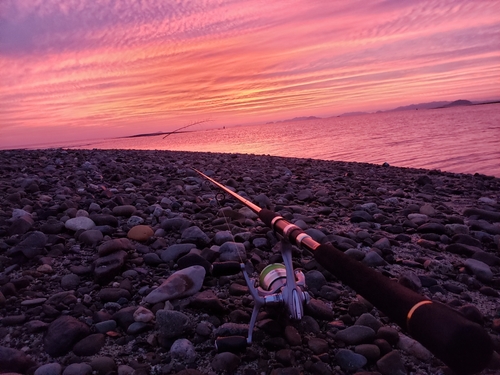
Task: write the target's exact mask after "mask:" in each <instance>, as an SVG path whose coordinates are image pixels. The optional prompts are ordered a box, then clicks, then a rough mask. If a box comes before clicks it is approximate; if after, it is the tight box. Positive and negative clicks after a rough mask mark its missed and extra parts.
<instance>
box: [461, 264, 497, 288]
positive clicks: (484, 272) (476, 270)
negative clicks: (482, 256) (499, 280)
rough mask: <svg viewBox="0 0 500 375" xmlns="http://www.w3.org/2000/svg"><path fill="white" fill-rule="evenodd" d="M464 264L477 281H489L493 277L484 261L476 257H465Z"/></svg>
mask: <svg viewBox="0 0 500 375" xmlns="http://www.w3.org/2000/svg"><path fill="white" fill-rule="evenodd" d="M464 265H465V268H466V269H467V270H468V271H470V272H471V273H473V274H474V276H476V277H477V279H478V280H479V281H482V282H485V283H489V282H490V281H491V279H493V272H492V271H491V268H490V267H489V266H488V265H487V264H486V263H483V262H481V261H479V260H476V259H467V260H466V261H465V264H464Z"/></svg>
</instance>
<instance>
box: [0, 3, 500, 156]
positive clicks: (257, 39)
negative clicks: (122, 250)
mask: <svg viewBox="0 0 500 375" xmlns="http://www.w3.org/2000/svg"><path fill="white" fill-rule="evenodd" d="M499 39H500V3H499V2H486V1H485V2H476V1H472V2H471V1H468V0H445V1H438V0H422V1H417V2H410V3H405V2H400V1H396V0H388V1H375V2H371V3H370V4H369V5H367V4H366V2H361V1H360V0H350V1H346V2H340V3H339V2H327V3H323V2H310V1H306V0H295V1H290V2H267V3H259V4H258V5H256V3H255V2H254V1H253V0H226V1H225V0H220V1H215V2H211V3H210V5H203V4H201V3H199V2H196V1H195V2H188V3H185V2H181V1H174V2H168V4H167V2H163V1H159V0H158V1H155V0H150V1H146V2H137V1H134V0H123V1H121V2H118V3H115V4H113V5H111V4H110V3H108V2H106V1H103V0H93V1H89V0H86V1H83V2H81V3H80V4H79V5H78V6H76V5H72V4H66V3H64V4H63V3H61V2H59V1H56V0H44V1H41V0H4V1H3V2H2V5H0V80H1V82H2V83H1V84H0V99H1V103H2V106H1V107H0V148H7V147H16V146H19V145H26V144H29V143H36V142H38V141H40V140H44V141H49V140H53V139H57V140H61V141H63V140H75V139H80V138H84V137H87V138H90V137H95V138H97V137H101V136H122V135H130V134H135V133H137V132H138V131H137V129H140V132H149V131H151V132H154V131H158V130H161V131H168V130H171V129H175V128H177V127H179V126H181V125H182V124H185V123H186V122H190V121H193V120H199V119H204V118H211V119H213V120H214V122H213V125H214V126H220V125H228V124H233V125H235V124H242V123H251V122H259V121H260V122H264V121H274V120H280V119H285V118H289V117H295V116H306V115H315V116H325V117H326V116H332V115H338V114H340V113H343V112H350V111H375V110H378V109H389V108H393V107H396V106H399V105H407V104H412V103H420V102H430V101H434V100H456V99H468V100H488V99H498V98H499V97H500V90H499V89H498V87H500V86H499V84H500V49H499V46H498V42H497V41H498V40H499Z"/></svg>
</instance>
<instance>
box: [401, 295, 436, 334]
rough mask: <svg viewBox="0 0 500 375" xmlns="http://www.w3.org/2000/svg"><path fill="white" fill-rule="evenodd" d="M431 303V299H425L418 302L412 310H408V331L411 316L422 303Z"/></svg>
mask: <svg viewBox="0 0 500 375" xmlns="http://www.w3.org/2000/svg"><path fill="white" fill-rule="evenodd" d="M429 303H432V301H429V300H425V301H420V302H419V303H416V304H415V305H414V306H413V307H412V308H411V309H410V311H408V315H406V326H407V328H408V331H410V319H411V317H412V316H413V314H414V313H415V311H416V310H417V309H418V308H419V307H420V306H422V305H427V304H429Z"/></svg>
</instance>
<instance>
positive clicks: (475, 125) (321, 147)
mask: <svg viewBox="0 0 500 375" xmlns="http://www.w3.org/2000/svg"><path fill="white" fill-rule="evenodd" d="M162 138H163V136H151V137H139V138H120V139H112V140H109V139H108V140H103V141H97V142H91V143H85V144H79V145H76V146H73V147H72V148H86V149H91V148H98V149H117V148H120V149H152V150H184V151H211V152H229V153H249V154H270V155H276V156H290V157H300V158H315V159H324V160H339V161H356V162H367V163H375V164H382V163H384V162H387V163H389V164H390V165H392V166H401V167H414V168H427V169H439V170H442V171H450V172H460V173H483V174H487V175H493V176H497V177H500V104H490V105H478V106H470V107H454V108H446V109H434V110H418V111H417V110H415V111H404V112H390V113H379V114H367V115H359V116H349V117H334V118H327V119H320V120H307V121H297V122H282V123H276V124H267V125H256V126H236V127H226V128H225V129H220V130H207V131H194V132H189V133H175V134H172V135H170V136H168V137H167V138H165V139H162Z"/></svg>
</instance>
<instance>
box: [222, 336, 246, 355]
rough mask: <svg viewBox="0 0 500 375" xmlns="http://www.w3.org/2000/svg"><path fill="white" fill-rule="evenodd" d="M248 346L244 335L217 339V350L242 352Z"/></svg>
mask: <svg viewBox="0 0 500 375" xmlns="http://www.w3.org/2000/svg"><path fill="white" fill-rule="evenodd" d="M246 347H247V339H246V338H244V337H243V336H228V337H220V338H217V339H216V340H215V348H216V349H217V352H219V353H222V352H231V353H240V352H242V351H244V350H245V349H246Z"/></svg>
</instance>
